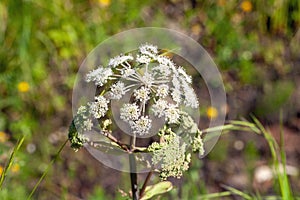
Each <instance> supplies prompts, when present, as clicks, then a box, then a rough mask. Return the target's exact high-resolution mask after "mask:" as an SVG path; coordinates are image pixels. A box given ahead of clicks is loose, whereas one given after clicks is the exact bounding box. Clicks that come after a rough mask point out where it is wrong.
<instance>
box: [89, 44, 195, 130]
mask: <svg viewBox="0 0 300 200" xmlns="http://www.w3.org/2000/svg"><path fill="white" fill-rule="evenodd" d="M86 81H87V82H94V84H95V85H96V86H98V87H102V86H104V85H105V86H106V87H105V89H104V91H103V92H102V95H101V96H98V97H96V98H95V101H94V102H92V103H89V104H88V105H89V109H90V112H91V114H92V116H93V117H94V118H96V119H100V118H102V117H104V116H105V115H106V112H107V111H108V104H109V102H110V101H111V100H120V99H122V97H123V96H124V95H125V94H126V93H128V92H129V91H131V90H133V91H132V94H133V96H132V98H131V99H132V101H131V103H129V104H125V105H123V106H122V108H121V109H120V118H121V119H122V120H123V121H124V122H126V123H128V125H129V126H130V127H131V129H132V131H133V133H135V134H137V135H146V134H148V132H149V131H150V129H151V126H152V125H151V123H152V120H151V119H150V117H149V112H148V111H146V109H148V108H150V111H151V112H152V113H153V114H154V116H155V117H158V118H161V117H164V119H165V120H166V122H167V123H168V124H177V123H179V121H180V113H181V111H180V109H181V107H182V106H187V107H191V108H198V106H199V103H198V99H197V96H196V94H195V92H194V89H193V88H192V87H191V83H192V78H191V76H189V75H188V74H187V73H186V72H185V70H184V69H183V68H182V67H180V66H177V65H176V64H175V63H174V62H173V61H172V60H171V59H170V58H168V57H167V56H164V55H163V54H161V53H160V51H159V49H158V48H157V47H156V46H155V45H151V44H145V45H141V46H140V47H139V50H138V52H137V54H136V55H124V54H121V55H118V56H116V57H114V58H111V59H110V60H109V63H108V65H107V67H102V66H100V67H98V68H97V69H95V70H92V71H91V72H89V73H88V74H87V75H86ZM107 86H109V87H107ZM107 88H108V89H107Z"/></svg>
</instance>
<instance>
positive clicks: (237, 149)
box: [0, 0, 300, 199]
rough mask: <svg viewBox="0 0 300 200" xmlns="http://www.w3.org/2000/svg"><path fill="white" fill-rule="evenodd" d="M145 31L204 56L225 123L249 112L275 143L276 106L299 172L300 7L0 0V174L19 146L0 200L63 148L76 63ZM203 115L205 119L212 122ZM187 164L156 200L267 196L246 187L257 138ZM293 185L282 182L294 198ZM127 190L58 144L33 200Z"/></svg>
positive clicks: (260, 146) (243, 138) (221, 146)
mask: <svg viewBox="0 0 300 200" xmlns="http://www.w3.org/2000/svg"><path fill="white" fill-rule="evenodd" d="M145 26H155V27H165V28H170V29H175V30H178V31H180V32H182V33H185V34H187V35H189V36H190V37H192V38H193V39H195V40H196V41H198V42H199V43H200V44H201V45H202V46H203V47H204V48H205V49H206V50H207V51H208V52H209V53H210V55H211V56H212V58H213V59H214V61H215V62H216V64H217V66H218V67H219V69H220V71H221V73H222V76H223V80H224V84H225V87H226V92H227V95H228V106H227V108H226V110H227V116H228V119H239V118H240V117H245V118H248V117H249V114H250V113H252V114H255V115H256V116H258V117H259V118H260V119H261V120H262V121H263V122H264V124H265V125H267V126H269V127H270V129H271V130H274V131H273V132H274V136H275V138H276V134H275V133H276V131H277V130H278V116H279V114H278V113H279V110H280V109H282V110H283V113H284V130H285V133H286V134H285V139H286V149H285V150H286V153H287V159H288V164H289V165H291V166H292V167H295V168H296V169H299V166H300V163H299V162H300V161H299V160H298V159H297V157H299V155H300V148H299V141H300V136H299V130H300V103H299V102H300V101H299V97H300V88H299V84H300V56H299V55H300V54H299V52H300V29H299V27H300V1H298V0H285V1H283V0H264V1H261V0H251V1H250V0H249V1H248V0H153V1H151V0H144V1H139V0H65V1H60V0H53V1H33V0H23V1H21V0H14V1H12V0H10V1H9V0H1V1H0V174H1V173H2V171H3V168H4V167H5V163H6V162H7V160H8V158H9V155H10V153H11V150H12V148H13V146H14V145H15V144H16V141H17V140H18V138H20V137H21V136H22V135H26V138H25V142H24V144H23V145H22V147H21V149H20V151H19V152H18V153H17V155H16V157H15V160H14V162H13V165H12V167H11V169H10V171H9V172H8V175H7V179H6V180H5V183H4V186H3V188H2V189H1V190H0V199H24V198H25V197H26V196H28V194H29V193H30V191H31V189H32V188H33V186H34V185H35V183H36V182H37V180H38V178H39V177H40V176H41V174H42V173H43V172H44V170H45V168H46V167H47V165H48V163H49V162H50V161H51V159H52V158H53V156H54V155H55V153H56V151H57V150H58V148H59V147H60V145H61V144H62V143H63V142H64V141H65V140H66V138H67V129H68V126H69V124H70V122H71V120H72V111H71V99H72V88H73V84H74V80H75V77H76V73H77V70H78V68H79V66H80V64H81V62H82V61H83V59H84V58H85V56H87V54H88V53H89V52H90V51H91V50H92V49H93V48H94V47H96V46H97V45H98V44H99V43H100V42H101V41H103V40H105V39H107V38H108V37H110V36H112V35H114V34H116V33H119V32H121V31H124V30H128V29H130V28H136V27H145ZM206 109H207V108H203V110H204V111H203V112H204V113H206V114H207V116H204V117H206V118H207V119H209V118H210V117H214V115H216V114H217V113H214V112H212V110H211V108H208V110H207V111H208V112H206V111H205V110H206ZM297 141H298V142H297ZM237 142H238V143H237ZM195 159H196V161H194V162H193V165H192V166H191V170H190V171H189V173H187V174H185V175H184V178H183V179H181V180H176V181H175V185H176V189H175V190H174V191H172V192H171V193H170V194H167V195H165V196H164V197H163V198H162V199H165V198H166V199H168V198H173V199H198V198H197V197H198V196H199V195H200V194H206V193H211V192H220V191H222V190H223V188H222V187H221V186H220V185H221V184H226V185H230V186H233V187H237V188H238V189H241V190H246V191H249V192H253V193H256V192H259V193H261V194H263V195H264V194H266V195H267V194H274V193H276V190H277V188H276V185H275V186H273V184H272V181H271V183H270V182H263V183H261V182H259V183H257V180H255V169H256V167H258V166H261V165H265V164H268V162H269V160H270V152H269V151H268V148H267V147H266V144H265V143H264V142H263V139H262V138H261V137H259V136H255V135H254V134H253V135H252V134H249V133H247V134H246V135H245V134H241V133H232V134H227V135H224V136H222V138H221V140H220V141H219V142H218V145H217V146H216V147H215V149H214V150H213V152H212V153H211V154H210V155H209V156H208V157H206V158H205V159H203V160H201V161H198V160H197V158H196V156H195ZM107 174H110V176H107ZM298 174H299V173H298ZM298 176H299V175H298ZM297 178H299V177H297V176H296V177H292V180H291V181H292V187H293V188H294V192H296V194H297V192H298V194H299V188H300V182H299V181H298V180H297ZM128 182H129V181H128V174H126V173H121V172H118V171H114V170H112V169H109V168H106V167H105V166H103V165H102V164H101V163H98V162H97V161H95V160H94V159H93V158H92V157H91V156H90V155H89V154H88V153H87V152H86V151H85V150H81V151H80V152H78V153H76V154H75V153H74V152H73V151H72V150H71V149H70V147H69V146H67V147H66V148H65V149H64V150H63V152H62V154H61V156H60V159H59V160H58V161H57V162H56V163H55V164H54V165H53V166H52V168H51V170H50V173H49V174H48V176H47V177H46V179H45V180H44V181H43V182H42V184H41V185H40V187H39V188H38V190H37V191H36V193H35V196H34V198H35V199H117V198H119V197H120V196H121V192H118V190H119V189H120V190H124V191H126V190H128V189H129V183H128Z"/></svg>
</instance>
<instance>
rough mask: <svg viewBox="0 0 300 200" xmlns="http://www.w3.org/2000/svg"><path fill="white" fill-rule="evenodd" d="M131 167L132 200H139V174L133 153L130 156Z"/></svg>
mask: <svg viewBox="0 0 300 200" xmlns="http://www.w3.org/2000/svg"><path fill="white" fill-rule="evenodd" d="M129 165H130V180H131V191H132V199H133V200H138V199H139V190H138V184H137V173H136V160H135V157H134V154H133V153H130V154H129Z"/></svg>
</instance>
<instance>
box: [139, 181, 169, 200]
mask: <svg viewBox="0 0 300 200" xmlns="http://www.w3.org/2000/svg"><path fill="white" fill-rule="evenodd" d="M172 188H173V185H172V183H171V182H170V181H163V182H160V183H157V184H154V185H149V186H147V187H146V190H145V193H144V195H143V196H142V197H141V199H140V200H146V199H150V198H152V197H153V196H155V195H158V194H164V193H166V192H169V191H170V190H171V189H172Z"/></svg>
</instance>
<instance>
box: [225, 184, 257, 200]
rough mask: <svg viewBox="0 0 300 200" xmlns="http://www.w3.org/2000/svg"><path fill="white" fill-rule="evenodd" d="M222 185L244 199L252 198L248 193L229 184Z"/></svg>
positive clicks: (250, 199) (249, 199)
mask: <svg viewBox="0 0 300 200" xmlns="http://www.w3.org/2000/svg"><path fill="white" fill-rule="evenodd" d="M222 187H224V188H225V189H226V190H228V191H230V192H231V194H235V195H238V196H241V197H243V198H244V199H247V200H252V199H253V198H252V197H251V196H250V195H248V194H246V193H244V192H242V191H240V190H238V189H235V188H233V187H230V186H227V185H222Z"/></svg>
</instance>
